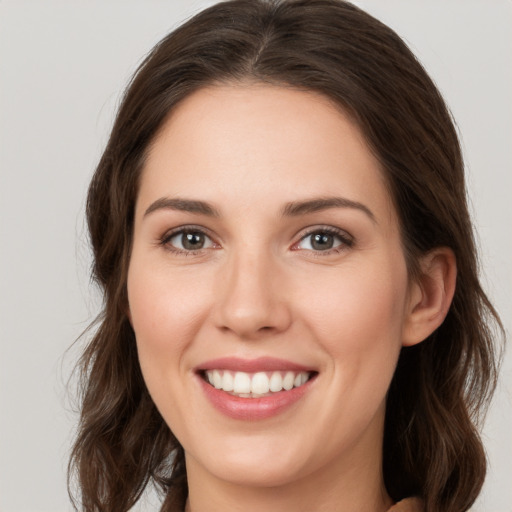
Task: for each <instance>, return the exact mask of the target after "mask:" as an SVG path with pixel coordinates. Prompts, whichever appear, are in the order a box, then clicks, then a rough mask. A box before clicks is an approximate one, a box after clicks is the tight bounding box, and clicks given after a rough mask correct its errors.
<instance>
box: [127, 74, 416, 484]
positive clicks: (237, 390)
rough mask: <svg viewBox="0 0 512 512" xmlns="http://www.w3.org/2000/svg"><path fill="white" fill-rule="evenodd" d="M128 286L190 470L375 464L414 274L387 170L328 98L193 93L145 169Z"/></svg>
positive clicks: (286, 476) (143, 356) (237, 91)
mask: <svg viewBox="0 0 512 512" xmlns="http://www.w3.org/2000/svg"><path fill="white" fill-rule="evenodd" d="M128 296H129V307H130V319H131V322H132V325H133V328H134V331H135V334H136V338H137V347H138V353H139V358H140V364H141V368H142V372H143V375H144V379H145V381H146V384H147V387H148V389H149V392H150V394H151V396H152V398H153V400H154V402H155V404H156V406H157V407H158V409H159V411H160V413H161V414H162V416H163V418H164V419H165V421H166V422H167V424H168V425H169V427H170V428H171V430H172V431H173V433H174V434H175V435H176V437H177V438H178V440H179V441H180V443H181V444H182V446H183V447H184V449H185V453H186V461H187V471H188V473H189V475H191V474H195V475H202V477H204V478H213V479H222V480H224V481H229V482H232V483H237V484H244V485H255V486H276V485H284V484H289V483H291V482H294V481H295V482H296V481H299V480H300V479H301V478H302V477H306V476H308V475H312V474H316V475H321V474H325V475H326V474H329V475H331V476H335V475H341V474H346V472H347V471H352V470H354V468H356V469H355V470H356V473H357V472H358V471H359V470H361V471H364V470H365V468H366V467H370V466H373V465H377V467H380V460H381V459H380V457H381V455H380V452H381V448H382V444H381V439H382V432H383V421H384V409H385V397H386V392H387V389H388V386H389V383H390V381H391V378H392V375H393V371H394V369H395V365H396V362H397V358H398V355H399V351H400V348H401V344H402V333H403V328H404V322H405V319H406V315H407V311H408V309H409V294H408V275H407V270H406V265H405V260H404V255H403V251H402V247H401V242H400V235H399V226H398V221H397V215H396V212H395V210H394V208H393V205H392V202H391V199H390V196H389V194H388V192H387V189H386V185H385V183H384V179H383V176H382V172H381V170H380V168H379V164H378V163H377V161H376V159H375V158H374V156H373V155H372V153H371V152H370V150H369V149H368V147H367V145H366V143H365V141H364V140H363V137H362V135H361V133H360V131H359V129H358V128H357V127H356V125H355V124H354V123H352V122H351V121H350V119H349V118H348V117H347V116H345V115H344V114H343V113H341V112H340V111H339V110H338V109H336V108H335V107H334V106H333V105H332V104H331V103H330V102H329V101H328V100H327V99H325V98H324V97H322V96H319V95H317V94H315V93H310V92H301V91H297V90H292V89H288V88H284V87H277V86H275V87H274V86H267V85H250V84H247V85H232V86H230V85H223V86H216V87H210V88H205V89H202V90H200V91H198V92H196V93H194V94H193V95H191V96H190V97H188V98H187V99H186V100H185V101H183V102H182V103H181V104H180V105H179V106H178V107H177V108H176V109H175V110H174V112H173V113H172V115H171V116H170V118H169V119H168V120H167V121H166V123H165V124H164V126H163V128H162V130H161V131H160V133H159V135H158V136H157V138H156V140H155V141H154V144H153V145H152V147H151V150H150V152H149V157H148V159H147V161H146V164H145V167H144V170H143V173H142V177H141V182H140V191H139V195H138V200H137V204H136V214H135V227H134V240H133V250H132V255H131V262H130V268H129V273H128ZM306 379H307V380H306ZM207 380H210V381H211V382H212V383H213V384H210V383H209V382H207ZM304 381H306V382H304ZM290 387H291V389H290ZM233 393H234V394H233Z"/></svg>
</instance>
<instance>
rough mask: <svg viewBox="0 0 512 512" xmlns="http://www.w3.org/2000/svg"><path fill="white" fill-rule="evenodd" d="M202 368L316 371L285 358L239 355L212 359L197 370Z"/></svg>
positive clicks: (252, 371)
mask: <svg viewBox="0 0 512 512" xmlns="http://www.w3.org/2000/svg"><path fill="white" fill-rule="evenodd" d="M201 370H231V371H233V372H237V371H238V372H247V373H256V372H273V371H279V370H282V371H295V372H308V371H314V370H313V368H311V367H307V366H303V365H301V364H297V363H292V362H291V361H286V360H285V359H277V358H274V357H259V358H257V359H241V358H239V357H221V358H219V359H212V360H211V361H206V362H204V363H201V364H200V365H198V366H197V368H196V371H201Z"/></svg>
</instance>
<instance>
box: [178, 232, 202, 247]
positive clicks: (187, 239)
mask: <svg viewBox="0 0 512 512" xmlns="http://www.w3.org/2000/svg"><path fill="white" fill-rule="evenodd" d="M181 243H182V244H183V247H184V248H185V249H189V250H194V249H201V248H202V247H203V245H204V235H203V234H202V233H197V232H196V233H184V234H183V236H182V241H181Z"/></svg>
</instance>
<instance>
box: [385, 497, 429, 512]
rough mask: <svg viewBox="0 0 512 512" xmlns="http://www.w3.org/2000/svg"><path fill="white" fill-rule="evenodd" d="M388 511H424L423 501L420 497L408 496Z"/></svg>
mask: <svg viewBox="0 0 512 512" xmlns="http://www.w3.org/2000/svg"><path fill="white" fill-rule="evenodd" d="M388 512H423V502H422V501H421V500H420V499H419V498H407V499H405V500H402V501H399V502H398V503H397V504H396V505H393V506H392V507H391V508H390V509H389V510H388Z"/></svg>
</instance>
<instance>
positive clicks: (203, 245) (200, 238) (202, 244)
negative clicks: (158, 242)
mask: <svg viewBox="0 0 512 512" xmlns="http://www.w3.org/2000/svg"><path fill="white" fill-rule="evenodd" d="M162 245H165V246H166V247H167V248H169V249H170V250H171V251H174V252H178V253H180V252H181V253H193V252H194V251H200V250H202V249H210V248H213V247H215V243H214V242H213V240H212V239H211V238H210V237H209V236H208V235H207V234H206V233H204V232H203V231H200V230H198V229H181V230H179V231H174V232H172V233H170V234H168V235H167V236H165V237H164V238H163V239H162Z"/></svg>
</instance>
